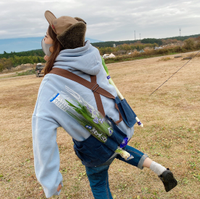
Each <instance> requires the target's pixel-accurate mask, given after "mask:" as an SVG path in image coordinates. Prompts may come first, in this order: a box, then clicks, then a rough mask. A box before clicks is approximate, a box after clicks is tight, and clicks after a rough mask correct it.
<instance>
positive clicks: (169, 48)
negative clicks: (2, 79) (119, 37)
mask: <svg viewBox="0 0 200 199" xmlns="http://www.w3.org/2000/svg"><path fill="white" fill-rule="evenodd" d="M143 42H144V43H143ZM102 43H105V42H102ZM161 43H162V45H165V47H162V49H159V50H154V49H155V47H158V46H161ZM116 44H117V43H116V42H115V47H113V43H112V46H103V47H101V46H96V47H97V48H98V50H99V52H100V54H101V55H104V54H110V53H114V54H115V55H127V54H132V56H133V55H134V56H142V55H156V54H162V55H164V54H170V53H180V52H187V51H192V50H199V49H200V36H199V37H197V38H193V37H191V38H188V39H186V40H184V41H180V40H178V39H176V38H168V39H165V40H159V39H148V38H147V39H143V41H137V42H134V43H130V41H126V42H122V43H120V44H119V45H116ZM93 45H94V46H95V45H96V43H95V44H93ZM109 45H111V43H110V44H109ZM43 57H44V52H43V51H42V49H39V50H31V51H24V52H11V53H7V52H4V53H3V54H0V72H2V71H3V70H4V69H10V68H12V67H16V66H18V65H21V64H27V63H30V64H34V63H44V62H45V60H44V59H43Z"/></svg>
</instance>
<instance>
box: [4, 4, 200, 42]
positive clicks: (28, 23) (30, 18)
mask: <svg viewBox="0 0 200 199" xmlns="http://www.w3.org/2000/svg"><path fill="white" fill-rule="evenodd" d="M0 7H1V12H0V18H1V29H0V39H3V38H18V37H37V36H43V35H44V34H45V32H46V29H47V27H48V23H47V21H46V19H45V18H44V12H45V10H51V11H52V12H53V13H54V14H55V16H56V17H60V16H63V15H68V16H73V17H75V16H78V17H81V18H83V19H84V20H85V21H86V22H87V37H90V38H94V39H99V40H104V41H108V40H128V39H130V40H131V39H134V31H135V32H136V35H137V38H139V34H141V35H142V38H143V37H145V38H147V37H155V38H163V37H171V36H177V35H178V34H179V28H181V30H182V35H190V34H199V32H200V27H199V26H198V22H199V21H200V13H199V7H200V2H199V1H197V0H193V1H184V0H177V1H174V0H173V1H172V0H168V1H164V0H135V1H132V0H124V1H121V0H110V1H106V0H101V1H93V0H84V1H82V0H57V1H56V0H35V1H33V0H31V1H30V0H26V1H25V0H10V1H1V2H0Z"/></svg>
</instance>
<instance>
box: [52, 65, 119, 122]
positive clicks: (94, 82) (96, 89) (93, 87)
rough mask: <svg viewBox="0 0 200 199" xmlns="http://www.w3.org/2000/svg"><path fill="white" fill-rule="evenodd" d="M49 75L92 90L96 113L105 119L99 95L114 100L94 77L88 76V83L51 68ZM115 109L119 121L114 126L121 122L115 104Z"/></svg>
mask: <svg viewBox="0 0 200 199" xmlns="http://www.w3.org/2000/svg"><path fill="white" fill-rule="evenodd" d="M50 73H53V74H56V75H59V76H62V77H65V78H67V79H70V80H72V81H75V82H77V83H79V84H81V85H83V86H85V87H87V88H89V89H90V90H92V92H93V94H94V97H95V100H96V104H97V108H98V111H99V112H100V113H101V114H102V115H103V116H104V117H105V112H104V108H103V104H102V101H101V97H100V94H101V95H103V96H105V97H107V98H110V99H113V100H114V99H115V97H114V96H113V95H112V94H110V93H109V92H108V91H106V90H104V89H103V88H101V87H100V86H99V85H98V84H97V80H96V76H95V75H91V76H90V79H91V82H89V81H87V80H85V79H84V78H82V77H80V76H78V75H76V74H74V73H72V72H70V71H68V70H64V69H61V68H53V69H52V70H51V71H50ZM115 108H116V109H117V110H118V112H119V120H118V121H116V122H115V123H116V124H118V123H119V122H121V121H122V116H121V114H120V111H119V108H118V106H117V104H116V103H115Z"/></svg>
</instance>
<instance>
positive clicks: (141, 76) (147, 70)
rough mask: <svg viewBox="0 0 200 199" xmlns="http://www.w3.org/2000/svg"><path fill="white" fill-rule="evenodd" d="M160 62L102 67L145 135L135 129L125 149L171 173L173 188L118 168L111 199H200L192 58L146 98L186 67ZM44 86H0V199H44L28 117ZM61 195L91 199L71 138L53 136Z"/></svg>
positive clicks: (24, 81)
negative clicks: (135, 150)
mask: <svg viewBox="0 0 200 199" xmlns="http://www.w3.org/2000/svg"><path fill="white" fill-rule="evenodd" d="M167 57H170V60H168V61H164V60H160V61H158V60H159V59H160V57H154V58H151V59H144V60H135V61H129V62H121V63H113V64H107V66H108V68H109V72H110V75H111V76H112V79H113V80H114V82H115V83H116V85H117V86H118V88H119V90H120V91H122V93H123V95H124V96H125V97H126V99H127V101H128V102H129V104H130V105H131V106H132V108H133V109H134V111H135V112H136V114H137V115H138V117H139V118H140V120H141V121H142V122H143V124H144V128H140V127H139V126H137V125H136V126H135V134H134V136H133V138H132V139H131V141H130V145H132V146H134V147H136V148H138V149H139V150H142V151H144V152H145V153H147V154H148V155H149V157H151V158H152V159H154V160H155V161H157V162H159V163H161V164H163V165H164V166H166V167H169V168H170V169H171V170H172V171H173V173H174V174H175V176H176V178H177V180H178V186H177V187H176V188H175V189H173V190H172V191H170V192H168V193H166V192H165V191H164V188H163V185H162V183H161V182H160V180H159V179H158V177H157V176H156V175H155V174H154V173H152V172H151V171H149V170H148V169H143V170H139V169H137V168H135V167H131V166H129V165H127V164H125V163H123V162H120V161H118V160H115V161H114V162H113V164H112V165H111V166H110V170H109V174H110V175H109V179H110V188H111V191H112V194H113V198H115V199H118V198H119V199H144V198H146V199H150V198H152V199H158V198H160V199H168V198H170V199H171V198H172V199H176V198H180V199H191V198H192V199H198V198H200V149H199V136H200V120H199V118H200V111H199V110H200V100H199V99H200V92H199V89H200V86H199V75H200V68H199V61H200V57H195V58H194V59H192V60H191V62H190V63H188V65H186V66H185V67H184V68H182V69H181V70H180V71H179V72H178V73H177V74H176V75H175V76H174V77H173V78H171V79H170V81H168V82H167V83H166V84H165V85H163V86H162V87H161V88H160V89H159V90H157V91H156V92H155V93H154V94H153V95H152V96H151V97H150V96H149V95H150V93H151V92H152V91H153V90H154V89H156V88H157V87H158V86H159V85H160V84H161V83H162V82H164V81H165V80H166V79H167V78H168V77H169V76H170V75H171V74H173V73H174V72H175V71H176V70H177V69H178V68H180V67H181V66H182V65H183V64H184V62H187V60H185V61H184V60H181V58H180V59H173V56H172V55H171V56H169V55H168V56H167ZM41 81H42V78H36V77H35V75H28V76H23V77H21V76H18V77H15V78H7V79H6V78H4V79H0V92H1V95H0V109H1V114H0V121H1V130H0V195H1V198H3V199H17V198H18V199H27V198H28V199H40V198H41V199H44V198H45V196H44V193H43V192H42V188H41V185H40V184H39V183H38V181H37V179H36V176H35V172H34V162H33V152H32V134H31V117H32V113H33V110H34V106H35V101H36V98H37V92H38V88H39V85H40V83H41ZM57 143H58V147H59V150H60V159H61V163H60V172H61V173H62V175H63V184H64V187H63V188H62V191H61V195H60V196H59V197H57V196H55V197H52V198H60V199H86V198H87V199H92V198H93V196H92V193H91V191H90V187H89V183H88V180H87V176H86V173H85V169H84V166H83V165H82V164H81V162H80V160H79V159H78V158H77V157H76V155H75V154H74V151H73V143H72V140H71V137H70V136H69V135H68V134H67V133H66V132H65V131H64V130H63V129H62V128H59V129H58V135H57Z"/></svg>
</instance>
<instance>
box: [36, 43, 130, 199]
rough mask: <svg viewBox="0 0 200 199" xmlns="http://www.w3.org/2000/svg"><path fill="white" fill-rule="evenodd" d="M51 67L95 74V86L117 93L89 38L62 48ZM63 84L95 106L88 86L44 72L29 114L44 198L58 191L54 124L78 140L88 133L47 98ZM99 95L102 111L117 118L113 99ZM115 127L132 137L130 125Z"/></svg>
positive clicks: (57, 155)
mask: <svg viewBox="0 0 200 199" xmlns="http://www.w3.org/2000/svg"><path fill="white" fill-rule="evenodd" d="M54 67H56V68H61V69H65V70H68V71H70V72H73V73H75V74H76V75H79V76H80V77H82V78H84V79H86V80H88V81H90V76H89V75H96V76H97V83H98V84H99V86H100V87H102V88H103V89H105V90H107V91H108V92H110V93H111V94H112V95H113V96H117V93H116V90H115V88H114V87H113V86H112V85H110V84H109V82H108V80H107V75H106V72H105V71H104V68H103V66H102V60H101V56H100V54H99V51H98V49H96V48H95V47H93V46H92V45H91V44H90V43H89V41H87V42H86V43H85V46H83V47H80V48H76V49H66V50H62V51H61V52H60V54H59V55H58V57H57V58H56V62H55V64H54ZM65 85H67V86H68V87H70V88H72V89H73V90H74V91H75V92H77V93H79V94H80V95H81V97H83V99H84V100H85V101H86V102H88V103H89V104H91V105H92V106H93V107H94V108H96V109H97V106H96V101H95V98H94V94H93V92H92V91H91V90H89V89H88V88H86V87H84V86H82V85H80V84H78V83H76V82H74V81H72V80H69V79H66V78H64V77H61V76H58V75H55V74H47V75H45V77H44V79H43V81H42V83H41V85H40V88H39V92H38V98H37V102H36V105H35V110H34V113H33V116H32V134H33V151H34V165H35V172H36V177H37V179H38V181H39V182H40V183H41V185H42V186H43V189H44V192H45V194H46V197H47V198H48V197H51V196H52V195H57V194H59V193H58V192H57V187H58V185H59V184H60V183H61V182H62V175H61V173H60V172H59V167H60V159H59V149H58V146H57V142H56V136H57V128H58V127H63V128H64V129H65V130H66V132H67V133H68V134H69V135H71V137H72V138H73V139H74V140H76V141H80V142H81V141H84V140H86V139H87V138H89V136H90V133H89V132H88V131H87V130H86V129H85V128H84V127H82V126H81V125H78V123H76V122H75V120H74V119H72V118H71V117H70V116H69V115H68V114H66V113H65V112H63V111H62V110H60V109H59V108H58V107H57V106H55V105H54V104H53V103H51V102H50V99H51V98H52V97H53V96H54V95H55V93H58V92H60V91H64V92H66V90H65ZM101 99H102V103H103V107H104V111H105V114H106V115H107V116H109V117H110V118H112V119H113V120H114V121H117V120H119V113H118V111H117V110H116V109H115V103H114V101H113V100H112V99H108V98H106V97H104V96H101ZM118 127H119V129H120V130H121V131H123V132H124V133H125V134H126V135H127V137H128V138H129V139H130V138H131V137H132V135H133V131H134V130H133V128H129V127H127V126H126V124H125V123H124V122H123V121H122V122H120V123H119V125H118Z"/></svg>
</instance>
